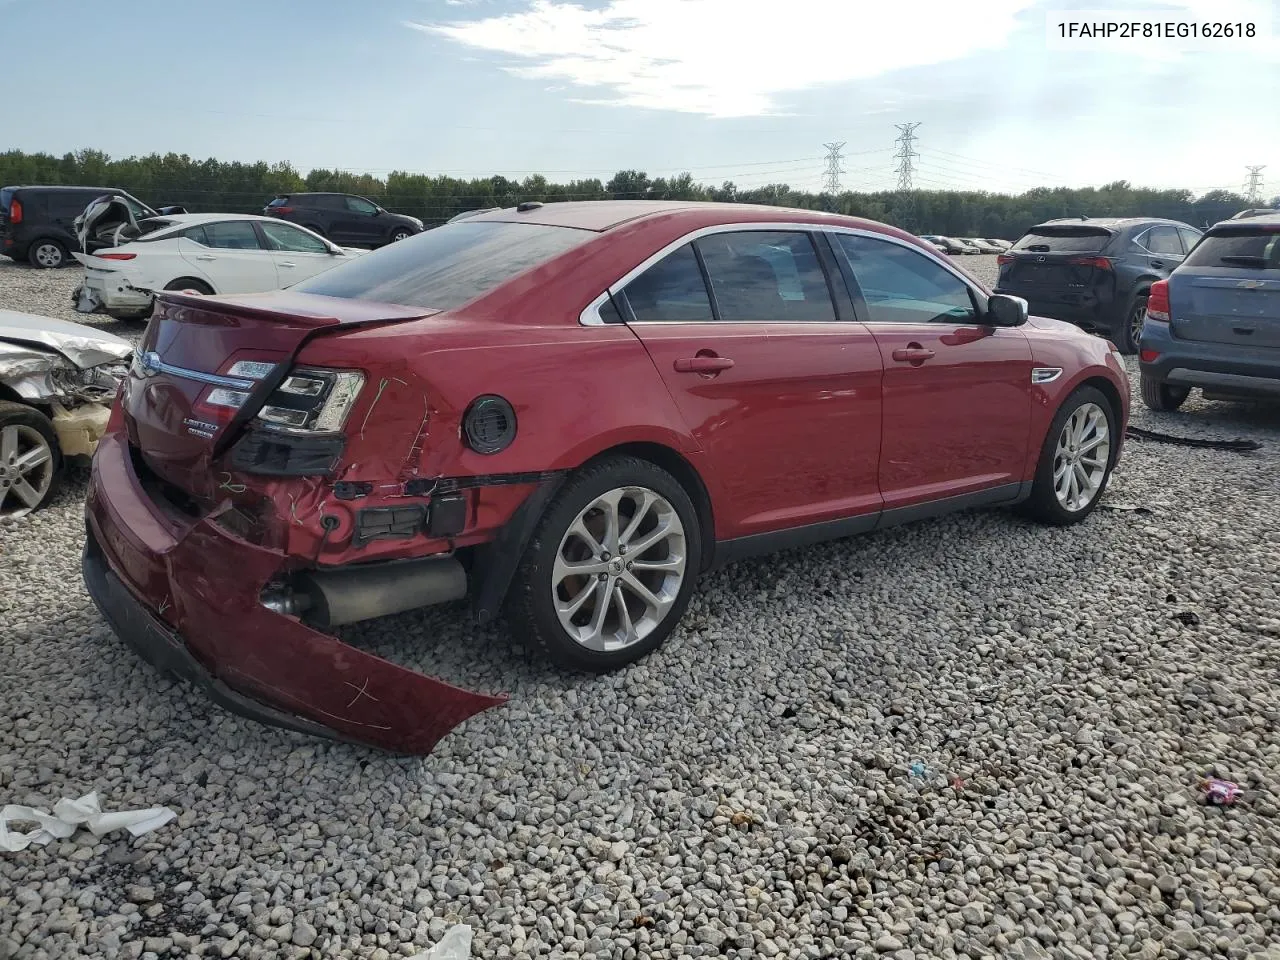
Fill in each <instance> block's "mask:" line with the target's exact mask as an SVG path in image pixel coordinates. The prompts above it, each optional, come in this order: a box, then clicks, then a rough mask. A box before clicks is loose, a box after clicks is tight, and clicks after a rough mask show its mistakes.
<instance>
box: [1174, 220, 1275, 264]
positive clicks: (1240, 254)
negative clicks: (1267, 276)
mask: <svg viewBox="0 0 1280 960" xmlns="http://www.w3.org/2000/svg"><path fill="white" fill-rule="evenodd" d="M1184 263H1185V264H1186V265H1187V266H1190V267H1236V268H1240V267H1243V268H1245V269H1256V270H1280V232H1278V231H1275V230H1266V229H1264V228H1261V227H1259V228H1254V229H1250V228H1248V227H1245V228H1243V229H1242V228H1240V227H1234V228H1229V229H1226V230H1223V231H1222V232H1219V233H1210V234H1207V235H1206V236H1205V238H1204V239H1203V240H1202V241H1200V245H1199V246H1198V247H1196V249H1195V250H1194V252H1192V253H1191V255H1190V256H1188V257H1187V259H1186V260H1185V261H1184Z"/></svg>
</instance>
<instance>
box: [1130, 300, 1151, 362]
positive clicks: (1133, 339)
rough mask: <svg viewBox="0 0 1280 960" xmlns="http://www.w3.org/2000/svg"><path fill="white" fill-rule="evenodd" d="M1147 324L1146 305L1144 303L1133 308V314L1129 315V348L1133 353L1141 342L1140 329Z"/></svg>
mask: <svg viewBox="0 0 1280 960" xmlns="http://www.w3.org/2000/svg"><path fill="white" fill-rule="evenodd" d="M1146 322H1147V305H1146V303H1145V302H1143V303H1139V304H1137V305H1136V306H1135V307H1134V308H1133V312H1132V313H1130V314H1129V346H1131V347H1132V348H1133V349H1134V351H1135V352H1137V350H1138V345H1139V344H1140V343H1141V342H1142V327H1143V325H1144V324H1145V323H1146Z"/></svg>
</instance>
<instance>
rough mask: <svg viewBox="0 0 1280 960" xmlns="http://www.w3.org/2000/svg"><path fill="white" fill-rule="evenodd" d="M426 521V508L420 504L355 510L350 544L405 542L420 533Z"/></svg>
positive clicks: (360, 545)
mask: <svg viewBox="0 0 1280 960" xmlns="http://www.w3.org/2000/svg"><path fill="white" fill-rule="evenodd" d="M426 519H427V508H426V506H425V505H423V504H420V503H415V504H411V505H409V506H403V507H368V508H366V509H364V510H357V511H356V523H355V532H354V533H353V534H352V535H351V543H352V545H353V546H357V547H363V546H364V545H365V544H366V543H370V542H372V541H374V540H407V539H409V538H410V537H413V536H416V535H417V534H418V533H420V532H421V531H422V528H423V524H424V523H425V522H426Z"/></svg>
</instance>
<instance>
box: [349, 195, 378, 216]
mask: <svg viewBox="0 0 1280 960" xmlns="http://www.w3.org/2000/svg"><path fill="white" fill-rule="evenodd" d="M347 209H348V210H350V211H352V212H353V213H363V214H365V215H372V214H374V213H376V212H377V211H378V208H377V207H375V206H374V205H373V204H372V203H370V202H369V201H368V200H361V199H360V198H359V197H347Z"/></svg>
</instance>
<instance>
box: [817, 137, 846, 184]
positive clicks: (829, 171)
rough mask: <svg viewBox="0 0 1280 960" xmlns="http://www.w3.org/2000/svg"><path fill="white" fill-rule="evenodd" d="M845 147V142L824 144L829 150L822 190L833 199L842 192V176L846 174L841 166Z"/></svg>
mask: <svg viewBox="0 0 1280 960" xmlns="http://www.w3.org/2000/svg"><path fill="white" fill-rule="evenodd" d="M844 145H845V141H843V140H841V141H840V142H839V143H824V144H823V146H824V147H825V148H826V150H827V166H826V170H825V172H824V173H823V177H822V188H823V190H824V191H826V192H827V193H829V194H831V195H832V196H833V197H834V196H835V195H836V194H838V193H839V192H840V174H842V173H844V167H842V166H841V165H840V160H841V157H840V151H841V150H843V149H844Z"/></svg>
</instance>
